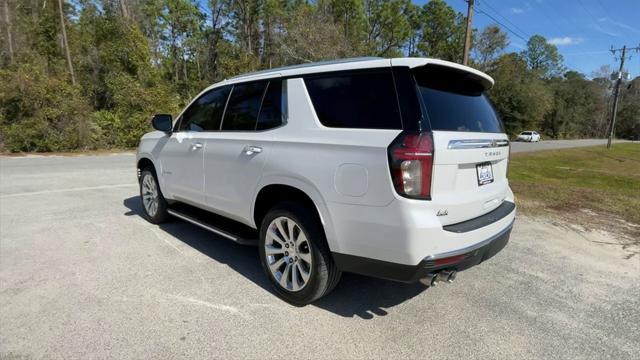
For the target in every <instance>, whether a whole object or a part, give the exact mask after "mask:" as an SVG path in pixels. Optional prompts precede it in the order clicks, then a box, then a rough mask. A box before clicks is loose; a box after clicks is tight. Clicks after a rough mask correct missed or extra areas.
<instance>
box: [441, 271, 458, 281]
mask: <svg viewBox="0 0 640 360" xmlns="http://www.w3.org/2000/svg"><path fill="white" fill-rule="evenodd" d="M455 279H456V272H455V271H448V270H443V271H440V272H439V273H438V276H437V281H438V282H440V281H442V282H448V283H452V282H453V280H455Z"/></svg>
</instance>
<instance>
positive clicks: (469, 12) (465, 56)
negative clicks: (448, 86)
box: [462, 0, 474, 65]
mask: <svg viewBox="0 0 640 360" xmlns="http://www.w3.org/2000/svg"><path fill="white" fill-rule="evenodd" d="M466 1H467V31H466V33H465V35H464V52H463V53H462V65H467V64H468V63H469V50H470V49H471V30H472V29H471V20H472V18H473V1H474V0H466Z"/></svg>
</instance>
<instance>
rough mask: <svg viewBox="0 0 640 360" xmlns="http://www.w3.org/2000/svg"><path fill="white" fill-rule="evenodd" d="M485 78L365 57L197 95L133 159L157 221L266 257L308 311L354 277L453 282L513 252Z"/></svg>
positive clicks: (502, 153) (277, 284)
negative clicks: (180, 223) (175, 221)
mask: <svg viewBox="0 0 640 360" xmlns="http://www.w3.org/2000/svg"><path fill="white" fill-rule="evenodd" d="M492 85H493V79H491V78H490V77H489V76H487V75H486V74H483V73H481V72H479V71H476V70H474V69H471V68H469V67H465V66H461V65H458V64H454V63H450V62H445V61H440V60H434V59H424V58H398V59H381V58H361V59H347V60H341V61H335V62H324V63H315V64H305V65H298V66H291V67H285V68H280V69H273V70H268V71H262V72H257V73H252V74H246V75H241V76H238V77H235V78H231V79H229V80H224V81H222V82H220V83H217V84H215V85H213V86H211V87H209V88H207V89H205V90H204V91H203V92H202V93H200V94H199V95H198V96H197V97H196V98H195V100H193V101H192V102H191V104H189V105H188V106H187V107H186V108H185V109H184V110H183V111H182V113H181V114H180V115H178V117H177V118H176V120H175V121H173V120H172V117H171V116H170V115H163V114H161V115H156V116H155V117H154V118H153V121H152V122H153V126H154V128H155V129H156V130H157V131H154V132H151V133H148V134H146V135H144V136H143V137H142V140H141V141H140V146H139V148H138V154H137V164H138V174H139V179H140V196H141V197H142V202H143V205H144V206H143V207H144V211H145V215H146V217H147V218H148V220H149V221H151V222H152V223H160V222H163V221H165V220H167V218H168V217H169V215H173V216H175V217H178V218H181V219H183V220H186V221H189V222H192V223H194V224H196V225H198V226H201V227H203V228H205V229H208V230H210V231H213V232H215V233H217V234H219V235H220V236H223V237H226V238H228V239H231V240H234V241H237V242H239V243H243V244H251V243H253V244H257V245H258V246H259V250H260V260H261V262H262V266H263V268H264V270H265V272H266V274H267V276H268V278H269V280H270V281H271V283H272V284H273V286H274V288H275V291H276V293H277V294H278V295H279V296H281V297H282V298H283V299H285V300H287V301H289V302H291V303H294V304H298V305H302V304H307V303H310V302H312V301H314V300H316V299H318V298H320V297H321V296H323V295H325V294H327V293H328V292H329V291H331V290H332V289H333V288H334V287H335V285H336V284H337V282H338V280H339V278H340V274H341V272H343V271H347V272H355V273H360V274H366V275H370V276H375V277H380V278H385V279H392V280H397V281H403V282H413V281H418V280H421V281H423V282H426V283H427V284H431V285H433V284H435V283H437V282H439V281H448V282H450V281H452V280H453V278H454V277H455V275H456V272H457V271H460V270H464V269H467V268H469V267H471V266H474V265H476V264H478V263H480V262H482V261H484V260H486V259H488V258H489V257H491V256H493V255H494V254H496V253H497V252H498V251H500V250H501V249H502V248H503V247H504V246H505V245H506V243H507V241H508V239H509V234H510V231H511V227H512V225H513V222H514V218H515V205H514V198H513V193H512V192H511V190H510V188H509V183H508V181H507V163H508V156H509V141H508V137H507V135H506V134H505V132H504V129H503V126H502V124H501V121H500V120H499V118H498V117H497V115H496V113H495V112H494V109H493V107H492V106H491V104H490V103H489V101H488V100H487V98H486V96H485V95H484V91H485V90H487V89H489V88H490V87H491V86H492Z"/></svg>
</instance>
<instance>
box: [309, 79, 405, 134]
mask: <svg viewBox="0 0 640 360" xmlns="http://www.w3.org/2000/svg"><path fill="white" fill-rule="evenodd" d="M304 81H305V85H306V86H307V90H308V92H309V96H310V97H311V101H312V102H313V107H314V108H315V111H316V114H317V115H318V118H319V119H320V122H321V123H322V125H324V126H327V127H335V128H355V129H402V121H401V119H400V111H399V109H398V100H397V97H396V93H395V87H394V84H393V76H392V75H391V69H371V70H364V71H358V72H352V71H349V72H343V73H340V72H337V73H327V74H318V75H312V76H308V77H305V79H304Z"/></svg>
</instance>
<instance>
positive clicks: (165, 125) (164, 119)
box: [151, 114, 173, 133]
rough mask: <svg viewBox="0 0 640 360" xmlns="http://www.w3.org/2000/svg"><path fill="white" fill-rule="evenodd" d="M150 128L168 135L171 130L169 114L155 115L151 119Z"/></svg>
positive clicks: (171, 124)
mask: <svg viewBox="0 0 640 360" xmlns="http://www.w3.org/2000/svg"><path fill="white" fill-rule="evenodd" d="M151 126H153V128H154V129H156V130H159V131H164V132H166V133H170V132H171V130H172V129H173V118H172V117H171V115H169V114H156V115H154V116H153V119H151Z"/></svg>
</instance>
